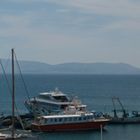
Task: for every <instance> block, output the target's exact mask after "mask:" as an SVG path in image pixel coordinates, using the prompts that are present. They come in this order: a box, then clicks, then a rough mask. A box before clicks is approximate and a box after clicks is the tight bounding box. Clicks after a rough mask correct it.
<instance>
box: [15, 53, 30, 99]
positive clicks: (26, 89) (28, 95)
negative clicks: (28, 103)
mask: <svg viewBox="0 0 140 140" xmlns="http://www.w3.org/2000/svg"><path fill="white" fill-rule="evenodd" d="M14 55H15V60H16V63H17V66H18V68H19V72H20V76H21V79H22V81H23V85H24V88H25V91H26V93H27V97H28V100H30V94H29V91H28V88H27V86H26V84H25V80H24V78H23V75H22V72H21V69H20V65H19V62H18V60H17V56H16V54H15V52H14Z"/></svg>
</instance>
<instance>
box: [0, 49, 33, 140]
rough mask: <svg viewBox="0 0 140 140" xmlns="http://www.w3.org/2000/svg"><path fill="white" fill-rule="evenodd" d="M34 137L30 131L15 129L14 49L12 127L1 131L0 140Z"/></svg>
mask: <svg viewBox="0 0 140 140" xmlns="http://www.w3.org/2000/svg"><path fill="white" fill-rule="evenodd" d="M30 137H33V136H32V135H31V133H30V131H26V130H17V129H15V76H14V49H12V125H11V127H9V128H6V129H0V140H11V139H22V138H30Z"/></svg>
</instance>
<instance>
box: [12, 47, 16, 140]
mask: <svg viewBox="0 0 140 140" xmlns="http://www.w3.org/2000/svg"><path fill="white" fill-rule="evenodd" d="M14 124H15V76H14V49H12V138H13V139H14V135H15V128H14Z"/></svg>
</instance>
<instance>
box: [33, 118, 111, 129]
mask: <svg viewBox="0 0 140 140" xmlns="http://www.w3.org/2000/svg"><path fill="white" fill-rule="evenodd" d="M107 123H108V121H107V120H106V121H92V122H81V123H69V124H68V123H67V124H53V125H38V124H35V123H34V124H32V130H33V131H42V132H55V131H81V130H98V129H101V127H102V128H103V127H104V126H105V125H106V124H107Z"/></svg>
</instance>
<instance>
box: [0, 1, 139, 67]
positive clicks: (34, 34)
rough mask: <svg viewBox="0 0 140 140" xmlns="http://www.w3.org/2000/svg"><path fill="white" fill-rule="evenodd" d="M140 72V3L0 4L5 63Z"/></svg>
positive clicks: (1, 50)
mask: <svg viewBox="0 0 140 140" xmlns="http://www.w3.org/2000/svg"><path fill="white" fill-rule="evenodd" d="M11 48H15V51H16V54H17V57H18V58H19V59H23V60H33V61H41V62H46V63H49V64H57V63H64V62H123V63H129V64H133V65H135V66H138V67H140V0H0V58H7V57H9V54H10V49H11Z"/></svg>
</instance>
